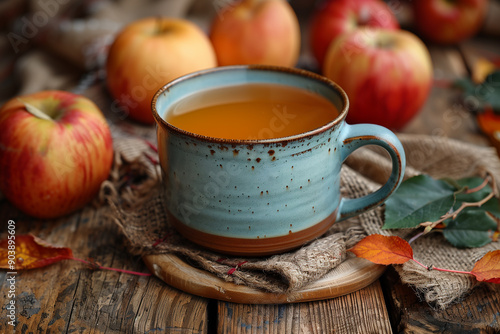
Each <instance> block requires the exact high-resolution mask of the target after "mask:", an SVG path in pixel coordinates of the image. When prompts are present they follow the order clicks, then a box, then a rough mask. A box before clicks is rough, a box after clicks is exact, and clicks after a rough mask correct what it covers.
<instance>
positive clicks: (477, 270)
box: [471, 250, 500, 284]
mask: <svg viewBox="0 0 500 334" xmlns="http://www.w3.org/2000/svg"><path fill="white" fill-rule="evenodd" d="M471 274H473V275H474V276H476V279H477V280H478V281H483V282H489V283H497V284H499V283H500V250H496V251H492V252H488V253H486V254H485V255H484V256H483V257H482V258H481V260H479V261H477V262H476V264H475V265H474V268H473V269H472V271H471Z"/></svg>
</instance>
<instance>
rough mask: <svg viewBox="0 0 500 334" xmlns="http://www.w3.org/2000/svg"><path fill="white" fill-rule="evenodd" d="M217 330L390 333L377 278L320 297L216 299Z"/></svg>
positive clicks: (237, 331)
mask: <svg viewBox="0 0 500 334" xmlns="http://www.w3.org/2000/svg"><path fill="white" fill-rule="evenodd" d="M218 310H219V311H218V322H217V332H218V333H318V334H323V333H339V334H342V333H349V334H355V333H360V334H361V333H363V334H367V333H392V331H391V325H390V322H389V316H388V313H387V310H386V306H385V302H384V296H383V294H382V290H381V287H380V283H379V282H378V281H376V282H374V283H373V284H371V285H369V286H368V287H366V288H364V289H361V290H359V291H356V292H353V293H350V294H348V295H345V296H341V297H338V298H333V299H327V300H322V301H315V302H307V303H297V304H276V305H247V304H235V303H230V302H219V303H218Z"/></svg>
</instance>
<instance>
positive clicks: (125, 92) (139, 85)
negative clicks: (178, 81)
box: [106, 18, 217, 124]
mask: <svg viewBox="0 0 500 334" xmlns="http://www.w3.org/2000/svg"><path fill="white" fill-rule="evenodd" d="M215 66H217V61H216V58H215V53H214V50H213V48H212V45H211V44H210V40H209V39H208V37H207V36H206V34H205V33H204V32H203V31H202V30H201V29H200V28H198V27H197V26H196V25H195V24H193V23H191V22H189V21H187V20H183V19H170V18H146V19H142V20H139V21H135V22H133V23H131V24H130V25H128V26H127V27H125V29H124V30H122V31H121V32H120V33H119V34H118V35H117V37H116V39H115V41H114V42H113V44H112V45H111V48H110V50H109V54H108V60H107V64H106V70H107V84H108V88H109V91H110V92H111V95H113V97H114V98H115V101H114V102H113V104H112V106H111V108H112V110H113V111H116V112H117V113H122V112H123V111H124V112H125V114H128V115H129V116H130V118H132V119H133V120H136V121H138V122H141V123H146V124H152V123H154V119H153V113H152V112H151V100H152V98H153V95H154V94H155V93H156V92H157V91H158V89H159V88H161V87H162V86H164V85H165V84H166V83H168V82H169V81H171V80H173V79H175V78H177V77H180V76H182V75H184V74H188V73H190V72H194V71H198V70H202V69H206V68H210V67H215Z"/></svg>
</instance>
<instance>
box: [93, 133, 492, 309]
mask: <svg viewBox="0 0 500 334" xmlns="http://www.w3.org/2000/svg"><path fill="white" fill-rule="evenodd" d="M398 137H399V138H400V140H401V141H402V143H403V145H404V147H405V151H406V155H407V165H408V167H407V169H406V174H405V177H406V178H408V177H411V176H414V175H417V174H421V173H426V174H429V175H431V176H433V177H437V178H439V177H445V176H446V177H452V178H460V177H465V176H472V175H478V174H479V173H481V171H483V170H484V169H485V168H486V169H488V170H489V171H490V172H491V173H493V174H494V175H495V176H497V177H498V176H499V175H500V173H499V172H500V162H499V160H498V157H497V155H496V152H495V151H494V149H491V148H485V147H478V146H474V145H471V144H466V143H463V142H459V141H454V140H450V139H446V138H439V137H429V136H423V135H403V134H401V135H399V136H398ZM115 151H116V161H115V168H114V169H113V172H112V174H111V178H110V179H109V180H108V181H107V182H106V183H105V184H104V185H103V188H102V191H101V196H102V197H103V198H105V199H107V200H108V201H109V203H110V210H111V215H110V216H111V217H112V219H113V220H114V221H115V222H116V223H117V224H118V225H119V226H120V228H121V230H122V231H123V234H124V236H125V239H126V241H127V242H128V245H129V248H128V249H129V251H130V253H131V254H134V255H147V254H161V253H174V254H176V255H178V256H179V257H181V258H182V259H184V260H185V261H186V262H187V263H188V264H190V265H192V266H195V267H198V268H202V269H203V270H206V271H208V272H210V273H213V274H215V275H217V276H218V277H220V278H221V279H223V280H225V281H228V282H233V283H236V284H244V285H248V286H251V287H254V288H258V289H263V290H265V291H269V292H276V293H288V292H292V291H294V290H297V289H300V288H302V287H304V286H306V285H307V284H308V283H311V282H313V281H315V280H317V279H319V278H321V277H322V276H323V275H325V274H326V273H328V272H329V271H330V270H332V269H333V268H335V267H336V266H338V265H339V264H340V263H341V262H342V261H344V260H345V259H346V258H347V257H348V256H353V255H352V254H351V253H349V252H346V249H348V248H350V247H352V246H353V245H354V244H356V242H358V241H359V240H361V239H362V238H363V237H365V236H366V235H369V234H374V233H378V234H384V235H399V236H401V237H403V238H409V237H411V235H412V234H414V233H415V230H414V229H404V230H382V229H381V226H382V225H383V207H380V208H378V209H375V210H372V211H370V212H367V213H364V214H362V215H360V216H358V217H355V218H351V219H349V220H347V221H345V222H341V223H337V224H334V225H333V227H332V228H331V229H330V230H329V231H328V232H327V233H326V234H325V235H323V236H322V237H320V238H318V239H316V240H314V241H312V242H310V243H309V244H307V245H304V246H303V247H301V248H300V249H297V250H295V251H292V252H289V253H285V254H279V255H274V256H270V257H263V258H239V257H231V256H227V255H222V254H217V253H214V252H211V251H208V250H206V249H203V248H200V247H198V246H196V245H194V244H192V243H190V242H189V241H187V240H185V239H184V238H183V237H182V236H180V235H179V234H178V233H177V232H176V231H175V230H173V229H172V228H171V227H170V225H169V223H168V221H167V219H166V217H165V200H164V198H163V196H162V193H161V191H159V184H160V173H159V170H158V169H159V167H158V166H157V165H156V166H155V164H154V162H155V160H156V159H157V155H156V152H155V151H154V150H153V149H151V147H150V146H149V145H148V144H147V142H146V141H144V140H143V139H137V138H126V137H119V138H115ZM390 168H391V163H390V160H389V158H388V155H386V154H385V152H383V151H379V150H377V149H371V148H362V149H359V150H357V151H356V152H355V153H354V154H352V155H351V156H350V157H349V158H348V160H347V162H346V164H345V165H344V166H343V168H342V181H341V190H342V193H343V194H344V196H349V197H358V196H362V195H364V194H367V193H370V192H372V191H374V190H375V189H377V188H378V187H379V186H380V184H382V183H384V182H385V180H386V179H387V177H388V175H389V173H390ZM412 247H413V249H414V257H415V259H417V260H418V261H420V262H422V263H424V264H426V265H428V266H430V265H433V266H437V267H442V268H447V269H455V270H463V271H468V270H471V269H472V267H473V265H474V263H475V262H476V261H477V260H478V259H479V258H481V257H482V256H483V255H484V254H485V253H486V252H488V251H491V250H494V249H500V243H499V242H493V243H490V244H489V245H487V246H484V247H481V248H475V249H457V248H455V247H453V246H451V245H450V244H449V243H448V242H447V241H445V240H444V239H443V237H442V236H441V235H440V234H437V233H436V234H432V233H431V234H430V235H426V236H424V237H420V238H418V239H417V240H416V241H415V243H413V244H412ZM395 268H396V270H397V272H398V273H399V275H400V276H401V280H402V281H403V282H404V283H407V284H410V285H411V286H413V287H414V288H415V290H416V291H417V293H418V294H419V295H420V296H423V298H424V299H425V300H426V301H427V302H428V303H429V304H431V305H433V306H436V307H439V308H445V307H446V306H447V305H449V304H450V303H452V302H454V301H457V300H459V299H460V298H461V297H463V296H464V295H465V294H467V293H468V292H470V291H471V289H472V288H474V287H475V286H476V285H477V284H478V283H477V282H476V280H475V279H474V278H473V277H471V276H468V275H463V274H453V273H448V272H446V273H443V272H438V271H428V270H425V269H423V268H422V267H420V266H418V265H416V264H415V263H413V261H410V262H407V263H406V264H404V265H398V266H395Z"/></svg>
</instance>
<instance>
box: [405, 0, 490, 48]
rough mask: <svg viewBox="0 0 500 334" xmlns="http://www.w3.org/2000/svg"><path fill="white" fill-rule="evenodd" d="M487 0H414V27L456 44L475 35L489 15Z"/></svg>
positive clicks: (428, 36)
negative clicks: (487, 14) (487, 12)
mask: <svg viewBox="0 0 500 334" xmlns="http://www.w3.org/2000/svg"><path fill="white" fill-rule="evenodd" d="M487 7H488V0H418V1H414V2H413V14H414V21H415V28H416V30H417V32H418V34H419V35H420V36H422V38H425V39H426V40H429V41H432V42H435V43H440V44H454V43H458V42H460V41H462V40H464V39H466V38H469V37H471V36H472V35H474V34H475V33H476V32H477V31H478V30H479V29H480V28H481V25H482V23H483V21H484V18H485V15H486V9H487Z"/></svg>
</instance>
